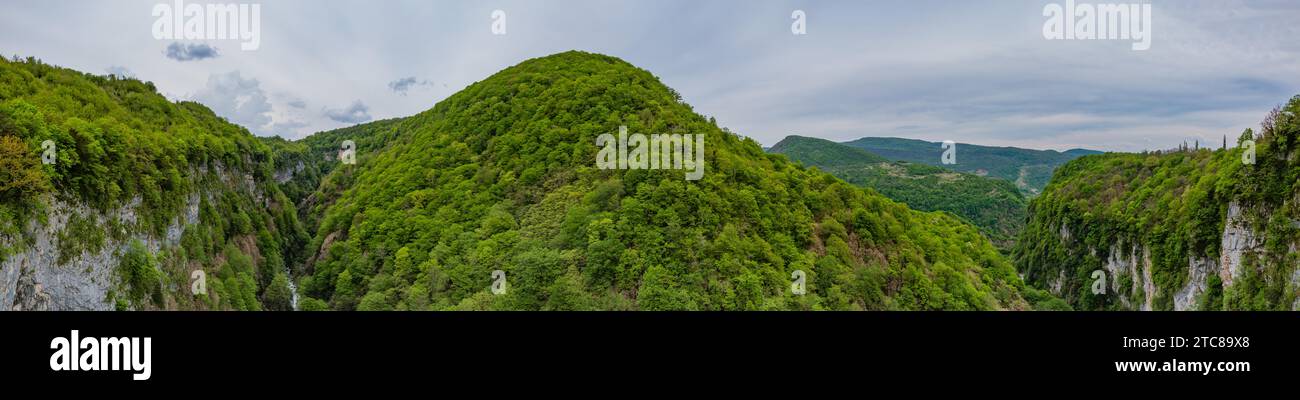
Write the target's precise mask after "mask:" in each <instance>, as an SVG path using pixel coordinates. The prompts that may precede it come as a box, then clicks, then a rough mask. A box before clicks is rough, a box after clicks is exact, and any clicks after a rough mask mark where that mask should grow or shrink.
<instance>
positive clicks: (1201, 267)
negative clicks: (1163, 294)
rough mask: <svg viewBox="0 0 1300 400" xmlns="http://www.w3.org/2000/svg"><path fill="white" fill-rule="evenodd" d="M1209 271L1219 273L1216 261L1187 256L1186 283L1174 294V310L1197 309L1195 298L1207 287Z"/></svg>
mask: <svg viewBox="0 0 1300 400" xmlns="http://www.w3.org/2000/svg"><path fill="white" fill-rule="evenodd" d="M1211 273H1219V263H1218V262H1216V261H1215V260H1211V259H1208V258H1201V257H1188V260H1187V285H1186V286H1183V288H1182V289H1179V290H1178V293H1175V294H1174V310H1175V311H1195V310H1196V309H1197V307H1198V304H1197V300H1198V298H1199V296H1200V295H1201V294H1202V293H1205V291H1206V290H1207V289H1208V285H1209V283H1208V282H1207V281H1206V277H1207V276H1208V275H1209V274H1211Z"/></svg>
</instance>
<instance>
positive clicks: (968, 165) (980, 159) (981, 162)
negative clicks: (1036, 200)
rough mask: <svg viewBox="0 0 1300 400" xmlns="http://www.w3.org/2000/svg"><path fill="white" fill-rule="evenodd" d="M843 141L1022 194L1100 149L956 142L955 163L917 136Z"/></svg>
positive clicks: (1032, 192)
mask: <svg viewBox="0 0 1300 400" xmlns="http://www.w3.org/2000/svg"><path fill="white" fill-rule="evenodd" d="M843 144H845V145H849V146H853V147H856V148H859V149H862V150H866V151H869V152H871V153H874V154H876V155H879V156H881V157H885V158H888V159H891V160H897V161H910V162H915V163H922V164H929V165H934V166H938V167H944V168H948V169H952V170H954V171H960V172H968V173H972V174H976V175H982V176H990V177H995V178H1001V179H1006V180H1008V181H1011V182H1013V183H1015V184H1016V187H1017V188H1019V189H1020V191H1021V193H1023V194H1025V195H1026V196H1030V197H1032V196H1037V195H1038V194H1039V193H1042V191H1043V188H1044V187H1046V186H1047V182H1048V181H1050V180H1051V179H1052V172H1053V171H1055V170H1056V168H1057V167H1059V166H1061V165H1063V164H1065V163H1066V162H1068V161H1070V160H1073V159H1075V158H1079V157H1082V156H1085V155H1090V154H1101V153H1103V152H1101V151H1096V150H1088V149H1070V150H1066V151H1064V152H1061V151H1056V150H1033V149H1023V148H1018V147H993V146H981V145H976V144H966V143H957V163H956V164H953V165H944V164H943V163H942V162H941V161H940V156H941V155H942V154H943V151H944V149H943V147H942V143H939V142H929V141H925V140H917V139H904V138H886V137H864V138H861V139H857V140H853V141H848V142H844V143H843Z"/></svg>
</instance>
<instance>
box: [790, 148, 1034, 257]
mask: <svg viewBox="0 0 1300 400" xmlns="http://www.w3.org/2000/svg"><path fill="white" fill-rule="evenodd" d="M768 152H770V153H775V154H784V155H786V156H787V157H790V159H791V160H794V161H798V162H801V163H803V164H804V165H807V166H812V167H817V168H819V169H821V170H823V171H825V172H828V173H830V174H831V175H835V176H836V177H838V178H840V179H843V180H845V181H847V182H849V183H852V184H854V185H857V186H862V187H867V188H871V189H874V190H876V191H877V192H880V194H883V195H885V197H889V198H891V199H893V200H896V201H900V202H903V203H906V204H907V205H908V206H909V207H912V208H915V209H918V210H922V211H947V212H950V213H953V214H955V215H957V216H958V217H961V218H962V219H964V220H966V221H967V222H970V223H971V224H973V225H975V226H976V227H979V228H980V231H981V232H982V233H984V235H985V236H987V237H988V238H989V239H990V240H992V241H993V242H994V243H995V244H997V245H998V246H999V247H1002V248H1004V249H1008V248H1009V246H1010V245H1011V244H1012V243H1013V242H1014V239H1015V236H1016V235H1018V234H1019V233H1020V230H1021V229H1022V228H1023V227H1024V223H1025V216H1026V209H1027V207H1028V203H1027V201H1026V200H1025V198H1024V196H1022V195H1021V194H1020V192H1019V191H1018V190H1017V189H1016V186H1015V185H1014V184H1012V183H1011V182H1009V181H1006V180H1002V179H996V178H987V177H981V176H977V175H974V174H968V173H960V172H955V171H952V170H949V169H945V168H940V167H935V166H930V165H926V164H919V163H914V162H908V161H893V160H890V159H887V158H885V157H881V156H879V155H876V154H873V153H871V152H868V151H866V150H862V149H859V148H856V147H852V146H848V145H845V144H840V143H835V142H832V141H829V140H825V139H818V138H810V137H803V136H787V137H786V138H785V139H782V140H781V142H779V143H777V144H776V145H774V146H772V147H771V148H769V149H768Z"/></svg>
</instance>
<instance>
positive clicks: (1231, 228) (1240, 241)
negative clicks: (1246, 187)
mask: <svg viewBox="0 0 1300 400" xmlns="http://www.w3.org/2000/svg"><path fill="white" fill-rule="evenodd" d="M1259 246H1260V240H1259V238H1258V237H1257V236H1256V235H1255V232H1254V231H1253V230H1251V229H1250V228H1249V227H1248V226H1247V222H1246V220H1245V217H1244V216H1242V209H1241V205H1239V204H1237V202H1232V203H1231V204H1229V205H1228V218H1227V220H1226V221H1225V222H1224V224H1223V237H1222V238H1221V241H1220V245H1219V254H1220V255H1219V266H1220V269H1219V279H1222V280H1223V285H1224V287H1228V286H1231V285H1232V281H1233V279H1235V278H1236V277H1237V276H1240V275H1241V260H1242V256H1243V255H1244V254H1245V253H1246V252H1249V251H1254V250H1255V249H1256V248H1258V247H1259Z"/></svg>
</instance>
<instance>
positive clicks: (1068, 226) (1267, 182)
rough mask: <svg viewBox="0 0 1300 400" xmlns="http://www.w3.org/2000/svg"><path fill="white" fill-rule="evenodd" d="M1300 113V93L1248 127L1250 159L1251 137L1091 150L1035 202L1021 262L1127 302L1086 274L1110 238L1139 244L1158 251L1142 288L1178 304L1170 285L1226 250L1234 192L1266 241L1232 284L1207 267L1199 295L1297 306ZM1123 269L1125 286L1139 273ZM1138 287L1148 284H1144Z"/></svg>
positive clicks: (1037, 278)
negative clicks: (1249, 156) (1257, 127)
mask: <svg viewBox="0 0 1300 400" xmlns="http://www.w3.org/2000/svg"><path fill="white" fill-rule="evenodd" d="M1297 115H1300V96H1297V97H1296V98H1293V99H1292V100H1291V101H1290V103H1288V104H1287V105H1286V106H1285V107H1282V108H1280V109H1279V110H1277V111H1275V112H1274V113H1273V114H1271V115H1270V117H1269V118H1268V119H1267V120H1266V121H1265V122H1264V127H1265V129H1264V131H1263V133H1262V134H1261V135H1255V134H1254V132H1253V131H1250V130H1247V132H1246V133H1245V134H1243V135H1242V138H1241V139H1242V140H1245V139H1253V140H1254V141H1255V142H1256V145H1257V147H1256V157H1255V160H1256V163H1255V164H1254V165H1250V164H1246V163H1243V161H1242V160H1243V154H1244V153H1245V152H1246V151H1247V149H1246V146H1238V147H1236V148H1232V149H1217V150H1210V149H1205V148H1198V147H1199V146H1186V145H1184V146H1182V147H1180V148H1179V149H1177V150H1173V151H1166V152H1155V153H1143V154H1105V155H1095V156H1087V157H1083V158H1079V159H1077V160H1075V161H1072V162H1070V163H1068V164H1066V165H1064V166H1062V167H1061V168H1059V169H1058V170H1057V172H1056V176H1055V177H1054V178H1053V180H1052V183H1051V184H1050V185H1049V186H1048V187H1047V189H1046V191H1044V193H1043V195H1041V196H1039V197H1038V198H1036V199H1034V200H1033V201H1032V202H1031V204H1030V209H1029V213H1030V217H1029V223H1028V225H1027V226H1026V229H1025V231H1024V233H1023V234H1022V236H1021V238H1020V241H1019V245H1018V247H1017V249H1016V251H1015V260H1016V264H1017V265H1018V267H1019V269H1020V271H1021V272H1023V273H1024V274H1025V277H1026V280H1027V281H1029V282H1031V283H1033V284H1035V286H1039V287H1048V286H1050V285H1051V284H1052V283H1053V282H1054V281H1056V280H1058V279H1059V277H1060V276H1062V275H1064V276H1065V279H1064V280H1063V282H1062V287H1061V293H1062V296H1063V297H1065V298H1066V299H1067V300H1068V301H1069V302H1070V303H1071V304H1073V305H1074V306H1075V307H1076V308H1081V309H1089V310H1096V309H1113V308H1123V307H1122V306H1121V305H1120V304H1119V302H1118V301H1117V299H1116V297H1115V296H1114V293H1110V295H1105V296H1095V295H1093V294H1092V293H1091V291H1090V290H1089V287H1090V284H1091V282H1092V281H1093V280H1092V279H1091V277H1090V276H1091V273H1092V272H1093V271H1095V270H1098V269H1100V268H1101V266H1102V265H1103V264H1104V263H1105V260H1106V259H1107V257H1108V254H1107V252H1108V251H1111V250H1110V249H1111V248H1112V245H1117V244H1121V243H1122V244H1123V247H1119V248H1117V249H1116V251H1119V252H1121V253H1123V254H1129V253H1130V252H1131V249H1132V246H1133V245H1134V244H1135V243H1136V244H1140V245H1142V246H1144V248H1143V251H1144V252H1149V253H1150V262H1151V276H1152V279H1151V281H1152V282H1153V283H1154V285H1155V287H1156V296H1154V298H1151V299H1145V298H1135V299H1136V300H1138V301H1139V302H1142V301H1145V300H1150V301H1151V302H1152V305H1153V308H1155V309H1160V310H1168V309H1172V308H1173V307H1174V304H1173V296H1174V294H1175V293H1177V292H1178V291H1179V290H1180V289H1181V288H1183V287H1185V286H1186V285H1187V284H1188V281H1189V280H1190V278H1189V276H1188V270H1189V258H1192V257H1197V258H1203V259H1209V260H1220V255H1221V253H1222V249H1220V247H1221V243H1222V239H1221V237H1222V235H1223V233H1224V225H1225V222H1226V220H1227V215H1228V209H1229V205H1230V204H1232V203H1237V204H1239V205H1240V207H1241V209H1242V210H1243V217H1244V219H1245V221H1246V223H1247V224H1246V226H1247V228H1249V229H1250V230H1251V231H1253V232H1255V235H1256V236H1257V237H1259V238H1260V239H1261V241H1262V245H1261V246H1260V248H1259V249H1257V251H1254V252H1246V253H1245V257H1244V261H1243V264H1242V268H1241V270H1242V271H1241V273H1240V275H1241V276H1238V277H1235V278H1234V280H1233V284H1232V285H1230V286H1228V287H1227V288H1226V289H1224V288H1223V287H1222V285H1223V283H1224V280H1223V278H1222V277H1220V276H1218V274H1219V271H1210V273H1209V277H1208V278H1207V280H1206V282H1207V287H1208V290H1207V291H1206V293H1204V294H1203V295H1202V297H1201V298H1200V299H1199V301H1197V304H1200V305H1201V306H1202V308H1201V309H1211V310H1219V309H1229V310H1237V309H1262V310H1290V309H1292V308H1293V307H1294V304H1295V301H1296V294H1297V291H1298V290H1300V288H1297V284H1298V282H1297V281H1300V275H1298V274H1297V272H1296V270H1297V265H1300V258H1298V257H1297V253H1296V252H1295V250H1294V249H1295V247H1294V246H1296V244H1297V243H1300V200H1297V199H1300V157H1298V155H1300V117H1298V116H1297ZM1062 232H1066V233H1068V234H1066V235H1063V234H1062ZM1093 250H1096V253H1094V252H1093ZM1141 257H1142V254H1139V258H1141ZM1138 262H1139V264H1140V263H1141V260H1138ZM1121 278H1122V279H1123V280H1122V281H1120V287H1121V288H1123V289H1124V290H1125V291H1126V292H1127V290H1128V288H1129V287H1131V285H1132V284H1133V282H1134V280H1133V278H1132V277H1128V276H1123V277H1121ZM1112 279H1114V277H1112ZM1134 295H1138V296H1144V294H1143V293H1141V291H1137V290H1135V291H1134Z"/></svg>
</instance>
